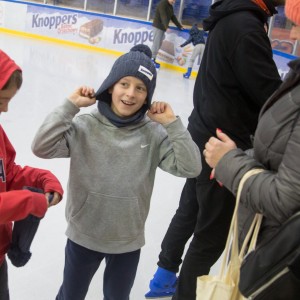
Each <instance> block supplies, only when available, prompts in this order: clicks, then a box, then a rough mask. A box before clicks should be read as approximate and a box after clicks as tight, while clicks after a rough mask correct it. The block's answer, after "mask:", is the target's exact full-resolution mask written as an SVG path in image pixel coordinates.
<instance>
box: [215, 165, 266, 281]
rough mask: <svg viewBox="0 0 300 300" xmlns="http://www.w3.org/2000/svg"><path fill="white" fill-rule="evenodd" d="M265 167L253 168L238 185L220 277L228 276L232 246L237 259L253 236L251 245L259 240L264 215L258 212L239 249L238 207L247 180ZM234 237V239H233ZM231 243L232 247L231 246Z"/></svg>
mask: <svg viewBox="0 0 300 300" xmlns="http://www.w3.org/2000/svg"><path fill="white" fill-rule="evenodd" d="M263 171H264V169H251V170H249V171H248V172H246V173H245V174H244V175H243V177H242V179H241V180H240V183H239V186H238V190H237V195H236V204H235V208H234V212H233V216H232V220H231V224H230V229H229V232H228V237H227V241H226V246H225V250H224V259H223V261H222V265H221V269H220V273H219V276H220V278H224V277H225V276H226V272H225V269H226V265H227V258H228V257H229V250H230V248H231V259H235V258H237V257H238V258H239V259H242V258H243V257H244V253H243V252H244V251H245V249H246V246H247V244H248V243H249V240H250V238H251V237H252V240H251V243H250V247H251V249H252V248H255V245H256V240H257V236H258V232H259V228H260V224H261V220H262V215H260V214H256V215H255V217H254V220H253V222H252V224H251V227H250V229H249V231H248V233H247V236H246V238H245V240H244V242H243V245H242V248H241V251H240V254H239V251H238V229H237V223H238V222H237V211H238V207H239V202H240V198H241V193H242V190H243V187H244V184H245V182H246V181H247V179H248V178H249V177H251V176H253V175H256V174H258V173H261V172H263ZM253 229H254V233H253ZM252 233H253V234H252ZM231 237H232V239H231ZM230 244H231V247H230ZM250 247H249V249H248V252H249V251H250Z"/></svg>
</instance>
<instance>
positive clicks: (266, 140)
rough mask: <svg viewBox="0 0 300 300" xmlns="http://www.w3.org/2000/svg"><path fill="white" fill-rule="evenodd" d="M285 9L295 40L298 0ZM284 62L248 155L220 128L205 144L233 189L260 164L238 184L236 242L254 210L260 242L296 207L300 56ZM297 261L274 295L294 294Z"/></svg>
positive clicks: (218, 174) (299, 200) (299, 34)
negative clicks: (283, 74) (253, 172)
mask: <svg viewBox="0 0 300 300" xmlns="http://www.w3.org/2000/svg"><path fill="white" fill-rule="evenodd" d="M285 12H286V16H287V18H289V19H290V20H291V21H292V22H293V23H294V24H295V25H294V26H293V27H292V30H291V32H290V38H291V39H294V40H295V39H297V40H300V1H299V0H286V6H285ZM288 65H289V67H290V72H289V73H288V75H287V76H286V79H285V81H284V82H283V84H282V85H281V86H280V87H279V89H278V90H277V91H276V92H275V93H274V94H273V95H272V96H271V97H270V98H269V99H268V101H267V102H266V103H265V105H264V106H263V108H262V110H261V112H260V115H259V121H258V125H257V130H256V132H255V136H254V148H253V155H250V156H249V155H248V153H246V152H244V151H243V150H242V149H241V148H239V146H238V145H237V144H236V143H235V142H234V141H233V140H232V139H231V138H230V137H229V136H228V135H227V134H225V133H223V132H222V130H220V129H219V130H217V132H216V137H211V138H210V139H209V140H208V142H207V143H206V146H205V150H204V156H205V159H206V162H207V163H208V164H209V166H210V167H211V168H213V170H214V172H213V174H214V177H215V178H216V179H217V180H219V181H220V182H222V183H223V185H224V186H225V187H226V188H227V189H228V190H230V191H231V192H232V193H234V194H235V193H236V191H237V188H238V185H239V182H240V180H241V178H242V177H243V175H244V174H245V173H246V172H247V171H249V170H251V169H258V168H262V169H264V171H263V172H262V173H260V174H256V175H254V176H251V177H250V178H249V179H248V180H247V181H246V182H245V184H244V187H243V190H242V194H241V199H240V206H239V217H238V220H239V239H240V241H239V242H240V244H241V243H242V241H243V240H244V238H245V235H246V233H247V231H248V229H249V225H250V224H251V222H252V220H253V216H254V214H255V213H259V214H262V215H263V221H262V225H261V227H260V231H259V235H258V241H257V243H258V246H259V245H260V244H262V243H264V242H265V241H266V240H269V239H270V237H271V236H272V235H273V234H275V233H276V231H277V230H278V229H279V228H280V226H281V225H282V224H283V223H284V222H285V221H286V220H287V219H289V218H290V217H291V216H292V215H294V214H295V213H296V212H299V211H300V189H299V182H300V160H299V152H300V59H299V58H297V59H295V60H293V61H291V62H289V63H288ZM296 234H298V233H295V235H296ZM296 265H297V262H296V263H295V264H294V265H293V264H292V265H291V266H290V268H289V269H290V272H292V273H293V275H294V278H295V279H294V280H293V281H291V282H290V284H288V287H289V288H288V294H287V289H286V286H287V282H286V281H285V286H283V287H282V289H281V288H280V286H279V285H277V286H276V287H277V295H276V299H299V280H300V277H299V271H298V270H299V266H298V267H297V266H296ZM288 295H289V296H288ZM270 299H271V298H270ZM272 299H274V297H272Z"/></svg>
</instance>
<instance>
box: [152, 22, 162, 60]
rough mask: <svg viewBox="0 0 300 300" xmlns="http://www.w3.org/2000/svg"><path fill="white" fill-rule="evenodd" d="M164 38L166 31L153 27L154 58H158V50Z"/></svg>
mask: <svg viewBox="0 0 300 300" xmlns="http://www.w3.org/2000/svg"><path fill="white" fill-rule="evenodd" d="M164 38H165V32H164V31H162V30H160V29H158V28H156V27H153V44H152V48H151V51H152V58H154V59H156V56H157V53H158V50H159V49H160V47H161V44H162V42H163V40H164Z"/></svg>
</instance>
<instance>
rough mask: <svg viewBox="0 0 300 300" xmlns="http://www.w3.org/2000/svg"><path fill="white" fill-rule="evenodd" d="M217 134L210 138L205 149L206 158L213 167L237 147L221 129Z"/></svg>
mask: <svg viewBox="0 0 300 300" xmlns="http://www.w3.org/2000/svg"><path fill="white" fill-rule="evenodd" d="M216 134H217V137H211V138H210V139H209V140H208V142H207V143H206V144H205V149H204V151H203V155H204V157H205V160H206V162H207V164H208V165H209V166H210V167H211V168H215V167H216V165H217V164H218V162H219V161H220V159H221V158H222V157H223V156H224V155H225V154H226V153H227V152H229V151H230V150H233V149H236V148H237V147H236V144H235V142H234V141H233V140H232V139H230V138H229V136H228V135H226V134H225V133H223V132H222V131H221V130H220V129H217V130H216Z"/></svg>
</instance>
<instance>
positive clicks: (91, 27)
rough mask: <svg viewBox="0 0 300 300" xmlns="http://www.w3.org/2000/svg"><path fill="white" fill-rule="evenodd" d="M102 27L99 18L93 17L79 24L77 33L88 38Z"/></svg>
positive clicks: (97, 32)
mask: <svg viewBox="0 0 300 300" xmlns="http://www.w3.org/2000/svg"><path fill="white" fill-rule="evenodd" d="M102 29H103V21H102V20H101V19H94V20H92V21H89V22H87V23H85V24H83V25H81V26H80V28H79V35H80V36H82V37H84V38H88V39H89V38H91V37H94V36H96V35H97V34H99V33H100V32H101V31H102Z"/></svg>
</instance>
